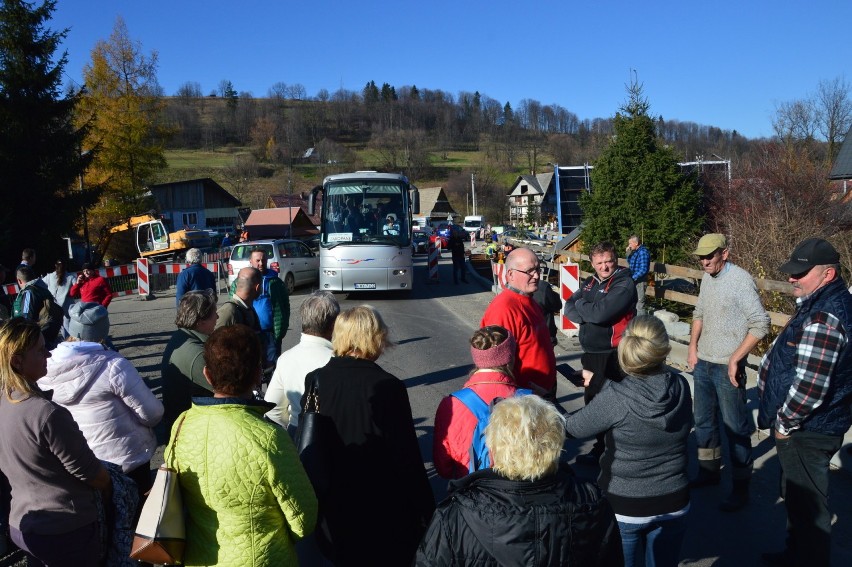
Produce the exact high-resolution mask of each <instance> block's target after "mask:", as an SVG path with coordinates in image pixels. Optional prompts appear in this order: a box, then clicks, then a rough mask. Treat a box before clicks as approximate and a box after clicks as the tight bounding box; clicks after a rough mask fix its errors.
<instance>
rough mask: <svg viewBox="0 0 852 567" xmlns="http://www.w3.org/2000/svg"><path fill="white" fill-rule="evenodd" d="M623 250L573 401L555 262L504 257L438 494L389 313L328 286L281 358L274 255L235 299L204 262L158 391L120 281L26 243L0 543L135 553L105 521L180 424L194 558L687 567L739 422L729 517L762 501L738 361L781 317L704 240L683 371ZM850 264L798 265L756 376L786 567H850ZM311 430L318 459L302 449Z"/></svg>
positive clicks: (55, 551) (2, 340)
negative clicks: (673, 364)
mask: <svg viewBox="0 0 852 567" xmlns="http://www.w3.org/2000/svg"><path fill="white" fill-rule="evenodd" d="M643 250H645V252H642V251H643ZM628 251H629V252H630V255H631V257H633V256H634V255H636V257H635V261H630V262H629V266H628V267H619V266H618V262H617V254H616V252H615V247H614V246H613V245H612V244H610V243H606V242H602V243H599V244H597V245H595V246H593V247H592V248H591V252H590V264H591V266H592V269H593V271H594V273H593V274H592V275H591V276H590V277H588V278H587V279H586V280H584V281H583V282H581V284H580V288H579V290H578V291H577V292H576V293H574V294H573V295H572V297H571V298H570V299H569V300H568V301H567V302H566V304H565V307H564V314H565V315H566V316H567V317H569V318H570V319H571V320H572V321H574V322H575V323H577V324H578V325H579V341H580V346H581V347H582V350H583V354H582V356H581V358H580V369H579V370H578V371H577V376H576V378H578V379H580V380H581V381H582V384H583V386H584V392H585V395H584V401H585V407H583V408H582V409H580V410H578V411H577V412H575V413H573V414H572V415H564V410H563V409H562V408H561V407H560V406H559V404H558V402H557V398H556V386H557V385H556V357H555V353H554V341H553V340H552V337H551V331H550V329H549V325H548V321H547V317H546V311H547V309H543V308H542V307H540V304H539V302H537V301H536V300H535V298H534V296H535V294H536V293H537V292H538V291H539V290H540V283H541V271H540V266H539V261H538V258H537V257H536V255H535V254H534V253H533V252H532V251H530V250H528V249H524V248H518V249H515V250H511V251H509V253H508V254H507V255H506V256H505V259H504V261H505V272H504V277H505V280H506V281H505V284H506V285H505V289H504V290H503V291H502V293H500V294H498V295H497V296H496V297H495V298H494V299H493V300H492V301H491V303H490V304H489V306H488V307H487V309H486V310H485V312H484V313H483V316H482V319H481V321H480V328H478V329H477V330H476V331H475V332H474V333H473V336H472V337H471V338H470V355H471V359H472V362H473V370H472V371H471V372H470V375H469V377H468V379H467V381H466V383H465V384H464V386H463V387H462V388H461V389H460V390H458V391H454V392H448V393H447V394H448V395H447V396H446V397H445V398H443V399H442V400H441V401H440V403H439V405H438V406H437V409H436V414H435V420H434V432H433V438H432V455H431V457H432V461H433V462H434V466H435V471H436V472H437V474H438V475H439V476H440V477H442V478H444V479H446V480H447V482H448V495H447V497H446V499H444V500H443V501H442V502H439V503H437V504H436V502H435V498H434V494H433V492H432V488H431V485H430V482H429V478H428V474H427V469H426V467H425V465H424V463H425V462H426V461H427V460H428V459H424V455H423V454H422V453H421V448H420V445H419V444H418V438H417V431H416V428H415V421H414V418H413V415H412V411H411V404H410V401H409V396H408V391H407V389H406V387H405V384H404V382H403V381H402V380H400V379H399V378H398V377H396V376H394V375H392V374H390V373H389V372H387V371H386V370H385V369H383V368H382V366H381V365H380V362H379V361H380V359H381V357H382V355H383V353H384V352H385V351H386V350H387V349H388V348H389V347H390V346H391V344H392V343H391V339H390V329H389V327H388V325H387V324H386V322H385V321H384V319H383V317H382V315H381V314H380V313H379V311H378V310H376V309H375V308H374V307H372V306H370V305H358V306H356V307H353V308H350V309H347V310H341V308H340V305H339V304H338V302H337V301H336V299H335V298H334V296H333V295H332V294H330V293H328V292H324V291H315V292H313V293H312V294H310V295H309V296H307V297H306V298H305V300H304V301H303V302H302V305H301V308H300V320H301V335H300V339H299V342H298V344H297V345H296V346H294V347H292V348H291V349H289V350H287V351H284V352H281V341H282V339H283V337H284V334H285V333H286V331H287V328H288V325H289V298H288V297H287V295H286V290H285V291H284V295H283V298H282V295H281V292H280V290H277V291H276V289H277V288H276V286H277V284H275V283H274V282H273V281H272V280H275V281H277V282H278V284H281V282H280V279H278V278H277V273H276V272H275V271H274V270H271V269H268V268H267V266H266V257H265V254H264V253H263V252H262V251H260V250H258V251H255V252H254V253H253V254H252V262H251V264H252V265H251V267H247V268H244V269H242V270H241V271H240V272H239V274H237V278H236V280H235V282H234V286H233V288H232V297H231V298H229V299H228V301H227V302H225V303H223V304H222V305H221V306H218V296H217V291H218V290H216V289H215V287H216V286H215V282H212V285H211V281H210V278H208V277H207V276H206V275H205V274H204V273H203V272H200V271H199V270H198V269H196V270H192V269H189V270H185V271H184V272H183V273H182V274H181V278H182V280H181V281H179V285H178V289H179V294H180V296H179V297H178V299H177V312H176V318H175V325H176V327H177V329H176V330H175V331H174V333H173V334H172V336H171V338H170V340H169V341H168V345H167V346H166V348H165V351H164V353H163V362H162V382H163V384H162V401H161V400H160V399H158V398H157V397H156V396H155V395H154V394H153V393H152V392H151V390H150V389H149V387H148V386H147V385H146V384H145V382H144V380H143V379H142V377H141V376H140V375H139V373H138V372H137V370H136V369H135V368H134V366H133V364H132V363H131V362H129V361H128V360H127V359H125V358H124V357H123V356H122V355H121V354H119V353H118V352H116V351H115V350H114V349H112V348H111V347H110V344H109V342H108V335H109V327H110V324H109V316H108V311H107V306H108V305H109V298H110V297H111V293H109V294H107V295H108V297H107V296H105V295H104V294H106V292H107V290H108V287H106V288H105V287H104V286H105V281H103V282H101V281H99V279H100V280H103V278H101V277H100V276H98V275H97V273H96V272H95V271H94V270H92V269H91V267H88V268H87V269H85V270H83V273H82V274H81V275H80V276H78V277H76V278H75V277H74V276H73V275H70V274H68V273H66V271H65V267H64V265H63V264H62V262H57V263H56V264H55V268H56V270H55V272H53V273H52V274H50V275H49V276H47V277H45V278H37V277H35V272H34V269H33V264H34V262H35V253H34V252H33V251H31V250H26V251H25V254H24V257H23V261H22V264H21V265H20V266H18V267H17V269H16V277H17V280H18V283H19V285H20V289H21V292H20V293H19V294H18V297H16V298H15V302H14V304H13V305H11V310H10V311H9V312H7V313H5V314H4V313H0V315H3V318H4V319H5V320H4V321H3V322H2V324H0V427H3V428H4V431H5V432H6V435H4V436H3V437H2V438H0V471H2V473H3V474H2V475H0V505H2V506H0V522H2V523H1V524H0V529H2V530H4V533H3V534H0V540H2V542H3V544H4V545H5V544H6V535H7V534H8V538H9V540H10V541H11V542H12V543H14V544H15V545H16V546H18V547H19V548H20V549H22V550H23V551H24V552H25V553H26V554H27V556H28V561H29V564H31V565H68V566H76V565H80V566H90V565H100V564H104V562H105V561H107V562H109V561H110V560H109V559H106V558H107V557H114V556H113V555H111V554H112V553H113V551H114V549H115V548H116V546H119V547H120V546H121V545H122V543H121V541H120V540H119V538H117V536H116V533H117V532H118V531H119V530H118V529H103V528H104V527H111V526H113V525H114V524H116V523H117V522H118V520H119V519H120V518H119V516H121V515H124V516H127V517H125V518H123V520H124V521H125V523H126V522H128V521H129V522H133V521H135V519H137V518H138V515H139V510H140V508H141V503H142V502H144V500H145V495H146V493H147V491H148V489H150V488H151V485H152V479H153V476H152V472H153V471H152V470H151V460H152V457H153V454H154V451H155V449H156V447H157V440H156V436H155V433H154V428H155V427H161V428H163V429H164V430H165V431H167V437H168V442H167V444H166V451H165V459H166V461H167V462H168V463H170V465H171V466H172V467H173V468H174V469H175V470H176V471H177V475H178V479H179V484H180V489H181V493H182V495H183V499H184V505H185V509H186V532H187V537H186V549H185V555H184V564H186V565H297V564H305V565H343V566H346V565H365V564H370V565H391V566H395V565H411V564H416V565H423V566H432V565H436V566H437V565H474V564H475V565H498V564H499V565H606V566H609V565H613V566H614V565H627V566H633V565H646V566H649V567H654V566H673V565H677V564H678V560H679V557H680V549H681V545H682V542H683V540H684V537H685V534H686V531H687V524H688V517H689V514H690V509H691V506H692V504H691V501H690V491H691V490H697V489H701V488H702V487H705V486H708V485H715V484H719V483H720V481H721V474H722V467H721V457H722V453H721V445H722V443H721V435H722V431H723V430H724V434H725V435H726V436H727V441H728V447H729V448H730V452H729V458H730V462H731V467H730V470H731V477H732V482H731V486H732V490H731V493H730V494H728V496H727V497H726V498H724V499H723V500H721V501H720V502H719V508H720V509H721V510H722V511H724V512H728V513H735V512H737V511H739V510H741V509H743V508H744V507H746V506H747V505H748V503H749V482H750V478H751V473H752V467H753V455H752V446H751V433H752V428H753V424H752V423H751V420H750V417H749V414H748V413H747V410H746V409H745V382H746V380H745V373H744V364H745V358H746V357H747V355H748V354H749V353H750V352H751V351H752V350H753V348H754V346H755V345H756V344H757V342H758V341H759V340H760V339H762V338H763V337H764V336H765V335H766V333H767V332H768V330H769V317H768V315H767V314H766V312H765V310H764V309H763V307H762V306H761V304H760V300H759V297H758V296H757V293H756V288H755V284H754V281H753V280H752V279H751V278H750V277H749V276H748V274H747V273H746V272H745V271H744V270H742V269H741V268H739V267H737V266H736V265H734V264H733V263H732V262H730V260H729V249H728V242H727V239H726V238H725V237H724V235H721V234H708V235H705V236H704V237H702V238H701V240H700V241H699V242H698V245H697V247H696V249H695V251H694V254H695V256H696V257H697V258H698V260H699V262H700V264H701V267H702V269H703V271H704V272H705V274H704V276H703V279H702V283H701V287H700V292H699V296H698V300H697V304H696V307H695V312H694V316H693V323H692V335H691V342H690V345H689V349H688V360H687V362H688V365H689V366H690V367H692V368H693V380H694V389H693V390H690V387H689V384H688V383H687V381H686V379H685V378H684V377H683V376H682V375H681V374H679V373H677V372H675V371H673V370H672V369H671V368H669V367H667V366H666V359H667V356H668V355H669V352H670V349H671V346H670V343H669V337H668V335H667V333H666V329H665V326H664V324H663V322H662V321H661V320H659V319H658V318H656V317H654V316H653V315H647V314H645V308H644V307H643V306H642V305H641V304H640V303H639V296H640V294H641V295H642V296H644V295H645V288H644V279H643V278H646V277H647V270H648V265H647V264H648V263H649V261H650V259H649V254H647V249H645V248H644V246H642V244H641V241H640V240H639V238H638V237H635V236H634V237H631V238H630V240H629V245H628ZM196 260H197V258H196V257H195V256H193V258H192V260H191V261H190V264H191V265H192V266H196V265H198V263H199V262H198V261H196ZM839 262H840V257H839V254H838V253H837V251H836V250H835V249H834V247H833V246H832V245H831V244H830V243H828V242H827V241H825V240H822V239H816V238H814V239H808V240H805V241H804V242H802V243H800V244H799V246H797V247H796V249H795V250H794V251H793V252H792V254H791V257H790V261H789V262H787V263H786V264H784V265H783V266H781V267H780V269H781V271H782V272H784V273H787V274H789V281H790V283H791V284H792V286H793V289H794V294H795V296H796V298H797V306H798V310H797V311H796V313H795V314H794V315H793V316H792V318H791V320H790V322H789V323H788V324H787V326H786V327H784V328H783V329H782V330H781V333H780V335H779V337H778V339H777V340H776V341H775V342H774V343H773V344H772V346H771V347H770V348H769V350H768V352H767V353H766V355H765V356H764V358H763V360H762V362H761V365H760V370H759V379H758V391H759V397H760V409H759V415H758V425H760V426H761V427H762V428H768V429H770V430H772V431H773V440H774V442H775V445H776V448H777V453H778V457H779V462H780V464H781V470H782V482H781V493H782V497H783V498H784V504H785V506H786V509H787V517H788V524H787V531H788V537H787V547H786V548H785V549H784V550H781V551H778V552H767V553H765V554H764V555H763V560H764V562H765V563H766V564H768V565H779V566H795V565H798V566H802V565H818V566H820V565H829V564H830V545H831V541H830V531H831V514H830V512H829V509H828V500H827V492H828V461H829V459H830V458H831V456H832V455H833V453H834V452H836V451H837V450H839V448H840V445H841V442H842V437H843V435H844V434H845V432H846V431H847V430H848V429H849V427H850V426H852V409H850V403H849V402H850V400H852V364H850V362H851V361H850V357H852V355H850V351H849V349H847V348H846V347H847V345H848V329H849V328H850V325H852V295H850V293H849V291H848V289H847V287H846V284H845V282H844V281H843V279H842V277H841V275H840V264H839ZM201 269H203V268H201ZM643 270H644V272H643ZM4 271H5V270H4ZM92 272H94V273H92ZM184 274H186V275H184ZM267 280H269V281H267ZM211 287H212V289H211ZM79 295H82V296H83V297H82V301H74V298H75V297H76V296H79ZM264 298H265V299H264ZM284 302H286V303H287V306H286V309H285V308H284V307H283V303H284ZM54 305H55V306H56V307H58V309H59V318H58V321H57V320H56V317H52V316H51V313H50V311H52V310H53V311H55V307H54ZM48 319H51V320H50V321H47V320H48ZM48 322H49V324H48ZM270 375H271V379H270V380H269V384H268V386H267V387H266V388H265V393H264V387H263V386H264V382H266V381H267V379H266V376H270ZM693 396H694V398H693ZM719 415H721V419H722V423H721V424H720V423H719V421H718V416H719ZM317 416H322V420H321V421H319V420H314V419H313V418H314V417H317ZM308 418H311V419H308ZM306 424H311V426H310V428H308V426H307V425H306ZM693 429H694V431H695V438H696V441H697V455H696V457H697V461H698V465H699V467H698V474H697V476H695V477H693V478H692V479H690V478H689V477H688V474H687V468H688V467H687V465H688V462H689V460H690V455H689V449H688V446H687V439H688V437H689V435H690V432H691V431H693ZM320 433H321V435H320ZM308 437H310V439H311V441H312V442H313V443H314V444H313V445H312V447H313V450H319V454H320V456H321V457H322V458H321V459H319V460H317V457H316V455H313V456H312V457H311V461H310V462H308V461H307V460H304V458H305V454H304V453H303V454H302V455H301V456H300V454H299V449H297V446H299V447H304V446H305V445H306V443H305V441H306V439H307V438H308ZM567 437H573V438H578V439H594V444H593V448H592V450H591V451H590V452H589V453H586V454H581V455H579V456H578V457H577V459H576V462H575V463H574V464H575V466H579V467H596V468H597V469H599V474H598V477H597V482H591V481H588V480H582V479H580V478H579V477H578V476H577V475H576V474H575V473H574V470H573V468H572V466H570V465H569V464H568V463H567V462H566V461H565V459H564V458H563V455H564V447H565V442H566V438H567ZM317 448H318V449H317ZM318 463H319V464H318ZM125 478H129V479H131V480H132V483H130V484H129V486H131V487H132V492H133V493H132V494H131V495H130V496H131V497H132V498H128V497H127V495H126V494H125V493H126V486H128V485H127V484H126V483H125V480H124V479H125ZM119 499H122V501H123V502H130V503H131V504H130V505H129V506H123V507H119V506H118V505H117V502H118V500H119ZM119 511H120V512H119ZM122 564H124V563H122Z"/></svg>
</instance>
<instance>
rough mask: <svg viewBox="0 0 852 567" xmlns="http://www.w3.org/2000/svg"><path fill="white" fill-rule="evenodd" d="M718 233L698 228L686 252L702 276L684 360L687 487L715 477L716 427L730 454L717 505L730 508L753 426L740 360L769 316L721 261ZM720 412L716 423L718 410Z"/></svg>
mask: <svg viewBox="0 0 852 567" xmlns="http://www.w3.org/2000/svg"><path fill="white" fill-rule="evenodd" d="M728 253H729V251H728V242H727V240H726V238H725V235H723V234H705V235H704V236H702V237H701V239H700V240H699V241H698V246H697V247H696V249H695V251H694V252H693V254H695V255H696V256H698V260H699V262H700V263H701V268H702V269H703V270H704V277H703V278H702V279H701V289H700V292H699V294H698V302H697V303H696V305H695V311H694V312H693V315H692V331H691V333H690V338H689V350H688V353H687V357H686V362H687V365H688V366H689V367H690V368H692V369H693V370H692V378H693V382H694V389H695V400H694V409H695V438H696V441H697V444H698V476H697V477H696V478H694V479H693V480H692V481H691V482H690V486H691V487H692V488H700V487H704V486H711V485H717V484H719V482H720V481H721V470H720V467H721V464H722V439H721V429H722V428H724V430H725V434H726V435H727V438H728V448H729V452H730V459H731V465H732V466H731V477H732V489H731V493H730V495H729V496H728V497H727V498H725V499H724V500H723V501H722V502H721V504H720V505H719V508H720V509H721V510H722V511H725V512H734V511H736V510H739V509H740V508H742V507H743V506H745V505H746V504H747V503H748V498H749V482H750V481H751V471H752V466H753V462H754V457H753V455H752V450H751V434H752V432H753V431H754V424H753V422H752V419H751V414H750V413H749V410H748V408H747V407H746V374H745V363H746V358H747V357H748V354H749V353H750V352H751V350H752V349H753V348H754V347H755V346H756V345H757V343H758V341H760V339H762V338H763V337H764V336H765V335H766V333H767V332H768V330H769V316H768V315H767V314H766V311H765V310H764V309H763V305H761V303H760V297H759V296H758V295H757V287H756V286H755V284H754V280H753V279H752V277H751V275H750V274H749V273H748V272H746V271H745V270H743V269H742V268H740V267H739V266H736V265H734V264H733V263H731V262H729V261H728ZM720 411H721V414H722V424H720V423H719V419H718V414H719V412H720Z"/></svg>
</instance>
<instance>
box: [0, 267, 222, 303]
mask: <svg viewBox="0 0 852 567" xmlns="http://www.w3.org/2000/svg"><path fill="white" fill-rule="evenodd" d="M201 265H202V266H204V267H205V268H207V269H208V270H210V271H211V272H213V275H215V276H216V279H217V280H218V278H219V263H218V262H202V264H201ZM189 266H190V265H189V264H176V263H166V264H157V263H154V262H152V261H151V260H149V259H148V258H137V259H136V262H135V263H133V264H122V265H120V266H106V267H103V268H99V269H98V273H99V274H100V275H101V276H103V277H105V278H107V279H110V278H118V277H122V276H136V287H133V288H132V289H127V290H124V291H113V292H112V296H113V297H120V296H125V295H136V294H138V295H139V296H140V298H142V299H149V298H150V296H151V276H153V275H160V274H179V273H180V272H182V271H184V270H185V269H187V268H188V267H189ZM78 273H79V272H78ZM122 287H123V286H122ZM3 291H5V292H6V295H8V296H9V297H10V298H14V297H15V296H16V295H18V293H19V292H20V291H21V288H20V287H18V284H16V283H14V284H4V285H3Z"/></svg>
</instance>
